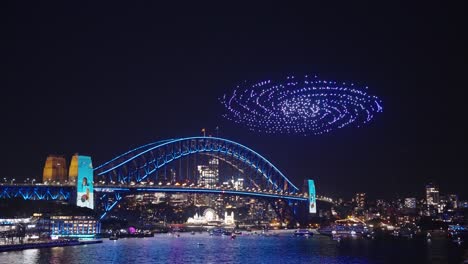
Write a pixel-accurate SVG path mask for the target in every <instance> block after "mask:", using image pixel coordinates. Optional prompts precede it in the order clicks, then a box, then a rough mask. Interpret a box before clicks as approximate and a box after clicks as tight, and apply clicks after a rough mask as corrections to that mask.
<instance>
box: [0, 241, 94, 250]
mask: <svg viewBox="0 0 468 264" xmlns="http://www.w3.org/2000/svg"><path fill="white" fill-rule="evenodd" d="M97 243H102V240H78V239H73V240H55V241H47V242H35V243H24V244H12V245H0V252H5V251H15V250H24V249H35V248H51V247H66V246H79V245H88V244H97Z"/></svg>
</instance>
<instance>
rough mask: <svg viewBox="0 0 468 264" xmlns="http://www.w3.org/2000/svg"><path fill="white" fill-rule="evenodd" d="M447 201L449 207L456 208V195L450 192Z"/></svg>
mask: <svg viewBox="0 0 468 264" xmlns="http://www.w3.org/2000/svg"><path fill="white" fill-rule="evenodd" d="M448 202H449V204H450V207H452V208H453V209H457V208H458V195H456V194H450V195H449V196H448Z"/></svg>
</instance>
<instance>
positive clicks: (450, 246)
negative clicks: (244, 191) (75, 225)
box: [0, 232, 468, 264]
mask: <svg viewBox="0 0 468 264" xmlns="http://www.w3.org/2000/svg"><path fill="white" fill-rule="evenodd" d="M465 260H468V246H467V243H466V242H464V243H462V244H457V243H454V242H453V241H451V240H449V239H447V238H438V239H432V240H431V241H430V242H428V241H427V240H425V239H386V240H368V239H344V240H341V241H339V242H338V241H335V240H333V239H331V238H330V237H326V236H321V235H314V236H313V237H310V238H306V237H293V236H291V234H281V235H279V236H270V237H265V236H256V235H250V236H244V235H240V236H237V237H236V238H235V239H232V238H231V237H229V236H209V235H208V234H207V233H206V232H205V233H203V234H201V233H195V234H191V233H180V236H176V235H169V234H157V235H155V236H154V237H150V238H125V239H123V238H121V239H118V240H108V239H104V242H103V243H100V244H91V245H84V246H70V247H56V248H43V249H28V250H23V251H14V252H3V253H0V263H8V264H19V263H25V264H27V263H67V264H68V263H69V264H81V263H83V264H84V263H99V264H105V263H204V264H206V263H242V264H248V263H281V264H285V263H337V264H341V263H464V261H465ZM467 263H468V262H467Z"/></svg>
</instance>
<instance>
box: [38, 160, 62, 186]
mask: <svg viewBox="0 0 468 264" xmlns="http://www.w3.org/2000/svg"><path fill="white" fill-rule="evenodd" d="M67 174H68V170H67V163H66V160H65V157H63V156H57V155H49V156H47V159H46V162H45V165H44V169H43V173H42V182H60V183H64V182H66V181H68V175H67Z"/></svg>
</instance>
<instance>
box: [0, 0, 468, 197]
mask: <svg viewBox="0 0 468 264" xmlns="http://www.w3.org/2000/svg"><path fill="white" fill-rule="evenodd" d="M96 2H98V1H91V2H90V3H84V2H69V1H64V2H59V3H54V4H49V5H46V4H45V3H43V2H41V1H39V2H37V1H35V2H31V3H30V4H25V3H24V2H22V1H14V2H13V1H12V2H9V3H6V2H3V3H2V4H1V5H2V7H1V8H0V9H1V10H2V11H0V12H1V16H0V17H1V21H2V23H1V25H2V28H1V29H2V30H1V32H2V33H1V45H2V56H1V57H2V59H1V65H2V72H1V86H2V95H1V106H0V108H1V113H2V136H1V148H2V149H1V151H0V153H1V154H0V155H1V157H0V158H1V159H0V167H1V168H2V174H3V175H1V178H3V177H7V178H10V177H14V178H16V179H23V178H26V177H34V176H36V177H38V178H39V177H40V175H42V167H43V164H44V161H45V158H46V156H47V155H48V154H62V155H65V156H66V157H67V158H68V159H69V158H70V156H71V155H72V154H73V153H75V152H79V153H82V154H87V155H91V156H92V157H93V161H94V164H95V165H98V164H101V163H102V162H104V161H106V160H108V159H110V158H112V157H114V156H115V155H117V154H120V153H121V152H124V151H126V150H128V149H130V148H132V147H136V146H139V145H141V144H144V143H148V142H151V141H156V140H160V139H165V138H174V137H182V136H192V135H200V129H201V128H202V127H206V128H207V129H208V130H211V131H213V130H214V129H213V128H214V127H216V126H217V125H219V126H220V136H222V137H226V138H229V139H232V140H235V141H238V142H241V143H243V144H245V145H247V146H249V147H251V148H253V149H255V150H257V151H258V152H259V153H262V154H264V155H265V156H266V157H267V158H268V159H269V160H270V161H272V162H273V163H274V164H275V165H276V166H277V167H278V168H280V169H281V170H282V171H283V172H284V173H285V174H286V175H287V176H288V177H289V178H290V179H291V180H292V181H293V182H294V183H296V184H297V185H302V181H303V179H304V178H313V179H315V180H316V184H317V188H318V192H319V193H321V194H327V195H335V196H343V197H346V198H347V197H350V196H351V195H352V194H353V193H355V192H361V191H362V192H367V193H368V194H369V196H370V197H372V198H392V197H395V196H396V195H400V196H402V197H404V196H417V197H422V195H423V191H424V185H425V184H426V183H428V182H430V181H434V182H436V183H438V184H439V185H440V187H441V192H442V193H458V194H460V195H461V196H462V198H465V199H467V198H468V192H467V191H466V189H467V188H466V186H468V180H467V179H468V177H467V176H468V175H467V159H466V149H467V140H466V135H468V133H467V129H466V124H465V123H466V121H467V118H466V112H467V111H466V99H465V98H466V97H464V90H465V89H466V88H467V87H466V81H465V79H464V77H466V76H467V75H466V72H467V71H466V70H467V67H466V66H467V64H466V62H467V56H466V55H467V54H466V47H468V45H467V43H466V40H465V39H464V35H466V32H467V28H466V27H465V26H463V24H464V23H463V15H464V14H463V13H462V10H464V7H463V6H455V5H453V6H449V5H441V4H437V5H435V4H431V3H428V2H421V3H413V4H410V5H409V4H408V3H404V4H397V3H393V2H391V3H389V4H388V5H381V4H380V2H379V1H374V2H372V3H373V4H369V3H362V2H360V3H361V4H356V3H355V1H352V3H344V2H349V1H343V3H340V4H334V5H331V4H330V5H323V4H320V5H319V4H314V5H312V4H310V5H307V6H306V5H299V4H294V5H287V6H286V5H275V4H271V3H270V4H266V5H260V4H259V5H258V6H253V5H252V4H249V5H244V6H236V5H234V4H229V5H228V4H226V3H224V2H223V4H218V5H205V6H203V5H199V3H198V2H197V3H196V4H193V5H191V6H188V5H183V4H178V5H174V6H163V5H161V4H159V3H157V1H153V2H152V3H145V4H143V3H135V2H127V3H126V4H125V5H123V4H117V3H116V2H107V3H105V4H104V3H96ZM406 2H408V1H406ZM410 2H411V1H410ZM220 3H221V2H220ZM291 73H295V74H302V73H314V74H318V75H319V76H320V77H321V78H323V79H332V80H339V81H346V82H355V83H357V84H362V85H364V86H366V85H367V86H369V91H370V93H371V94H375V95H378V96H379V97H380V98H381V99H382V100H383V102H384V113H382V114H378V115H377V116H376V118H375V119H374V121H373V122H372V123H371V124H369V125H367V126H364V127H361V128H351V127H350V128H345V129H341V130H338V131H335V132H333V133H330V134H327V135H323V136H310V137H303V136H288V135H282V136H270V135H268V136H266V135H261V134H253V133H251V132H249V131H248V130H246V129H244V128H242V127H237V126H234V125H233V124H230V123H229V122H227V121H225V120H223V119H222V118H221V117H220V115H221V111H222V110H223V109H222V107H221V105H220V104H219V102H218V100H217V99H218V97H220V96H222V95H223V93H225V92H229V91H231V90H232V89H233V88H234V87H235V85H236V84H237V83H239V82H241V81H243V80H252V81H255V80H263V79H268V78H281V77H284V76H285V75H287V74H291Z"/></svg>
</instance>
